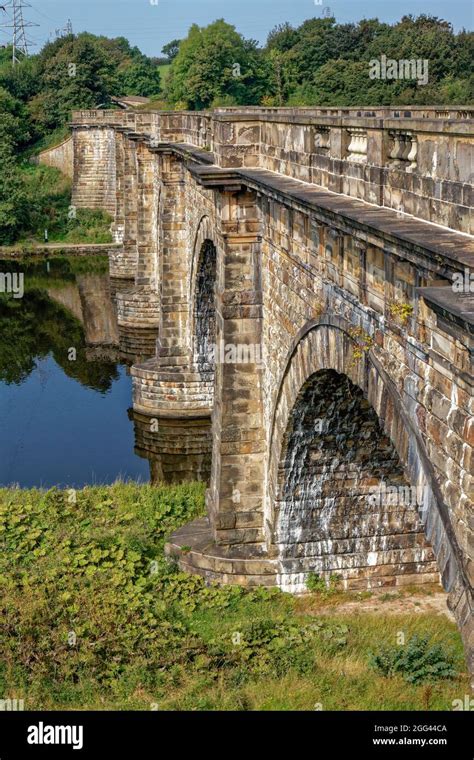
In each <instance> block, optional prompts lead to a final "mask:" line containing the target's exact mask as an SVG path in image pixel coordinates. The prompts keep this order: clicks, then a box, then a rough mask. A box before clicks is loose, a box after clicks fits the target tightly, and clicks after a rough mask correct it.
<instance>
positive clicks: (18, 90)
mask: <svg viewBox="0 0 474 760" xmlns="http://www.w3.org/2000/svg"><path fill="white" fill-rule="evenodd" d="M162 53H163V55H164V56H165V58H163V57H162V58H149V57H147V56H145V55H144V54H143V53H141V51H140V50H139V49H138V48H137V47H132V46H131V45H130V43H129V42H128V41H127V40H126V39H125V38H123V37H119V38H117V39H108V38H106V37H96V36H94V35H92V34H88V33H83V34H80V35H77V36H75V35H69V36H66V37H61V38H60V39H57V40H55V41H54V42H51V43H48V44H47V45H45V47H44V48H43V49H42V50H41V52H40V53H39V54H38V55H35V56H31V57H30V58H27V59H25V60H23V61H22V62H21V63H20V64H19V65H17V66H15V67H13V66H12V65H11V50H9V49H8V48H7V49H4V50H0V164H1V166H2V171H1V172H0V243H2V242H7V241H10V240H12V239H15V236H16V235H17V234H18V232H19V230H21V229H22V228H24V227H25V224H26V227H28V222H27V221H25V220H27V217H28V214H29V208H30V207H31V199H28V193H27V192H26V191H25V187H24V182H23V183H22V179H21V176H20V175H19V168H18V155H21V154H22V152H24V151H25V149H26V150H28V149H29V150H30V151H31V150H32V148H31V146H36V148H37V149H39V148H41V147H45V145H46V144H47V143H48V141H51V139H53V140H54V139H55V137H59V136H60V132H59V134H58V135H56V131H57V130H58V128H59V130H61V128H62V129H63V130H64V126H65V125H66V124H67V122H68V120H69V118H70V113H71V111H72V110H73V109H75V108H97V107H102V108H108V107H110V106H111V105H112V100H111V99H112V98H113V96H124V95H141V96H148V97H150V98H151V99H152V103H153V106H154V107H158V108H160V107H163V108H177V109H190V110H198V109H203V108H211V107H216V106H224V105H227V106H238V105H266V106H281V105H289V106H298V105H302V106H312V105H315V106H316V105H320V106H343V105H344V106H351V105H367V106H376V105H389V104H392V105H397V104H398V105H410V104H420V105H422V104H438V105H443V104H469V103H472V102H473V100H474V69H473V61H474V34H473V33H472V32H467V31H461V32H459V33H457V34H455V33H454V31H453V28H452V26H451V24H449V23H448V22H446V21H443V20H441V19H438V18H436V17H434V16H425V15H423V16H419V17H418V18H414V17H412V16H404V17H403V18H402V19H401V21H399V22H398V23H396V24H393V25H390V24H385V23H381V22H380V21H378V20H377V19H369V20H363V21H360V22H358V23H350V24H338V23H336V21H335V19H334V18H313V19H309V20H308V21H305V22H304V23H303V24H301V26H299V27H296V28H295V27H293V26H291V25H290V24H283V25H280V26H278V27H276V28H275V29H273V30H272V31H271V32H270V34H269V36H268V39H267V42H266V44H265V46H263V47H261V46H259V45H258V43H257V42H255V40H249V39H245V38H244V37H243V36H242V35H241V34H239V33H238V32H237V30H236V29H235V27H233V26H231V25H230V24H227V23H226V22H225V21H224V20H222V19H220V20H217V21H214V22H213V23H212V24H209V25H208V26H207V27H199V26H197V25H196V24H194V25H193V26H192V27H191V28H190V30H189V33H188V35H187V37H186V38H185V39H183V40H176V39H175V40H172V41H171V42H169V43H168V44H167V45H165V47H164V48H163V50H162ZM383 56H384V57H385V58H386V59H393V60H395V61H399V60H402V59H404V60H412V59H414V60H420V61H426V62H427V64H428V72H427V73H428V76H427V81H426V82H425V83H423V84H420V83H419V81H417V80H416V79H414V78H388V77H385V78H384V77H380V78H379V77H374V78H372V77H371V76H370V75H369V71H370V66H371V61H373V60H374V59H375V60H379V59H381V58H382V57H383ZM164 62H166V63H168V64H169V66H168V67H167V68H168V71H167V72H166V76H161V75H160V64H162V63H164Z"/></svg>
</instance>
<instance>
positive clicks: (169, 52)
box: [161, 40, 181, 63]
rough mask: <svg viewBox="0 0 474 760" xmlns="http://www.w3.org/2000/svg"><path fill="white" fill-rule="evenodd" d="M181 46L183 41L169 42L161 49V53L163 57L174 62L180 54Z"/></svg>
mask: <svg viewBox="0 0 474 760" xmlns="http://www.w3.org/2000/svg"><path fill="white" fill-rule="evenodd" d="M180 44H181V40H171V42H168V44H167V45H164V46H163V47H162V48H161V52H162V53H163V55H165V56H166V57H167V59H168V61H170V63H171V61H174V59H175V58H176V56H177V55H178V53H179V46H180Z"/></svg>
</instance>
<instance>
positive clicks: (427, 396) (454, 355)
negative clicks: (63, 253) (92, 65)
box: [72, 108, 474, 665]
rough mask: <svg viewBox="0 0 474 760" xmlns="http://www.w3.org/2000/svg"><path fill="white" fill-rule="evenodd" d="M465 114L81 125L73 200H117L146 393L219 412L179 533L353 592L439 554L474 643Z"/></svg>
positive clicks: (299, 114) (109, 114) (121, 310)
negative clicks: (206, 472) (203, 476)
mask: <svg viewBox="0 0 474 760" xmlns="http://www.w3.org/2000/svg"><path fill="white" fill-rule="evenodd" d="M473 119H474V112H473V111H472V110H471V111H470V110H469V109H467V108H466V109H460V108H450V109H436V108H416V109H414V108H411V109H401V110H399V111H397V110H395V109H392V108H380V109H372V110H361V109H342V110H341V109H326V110H324V109H319V110H316V109H298V110H292V109H244V110H241V111H239V110H233V109H217V110H216V111H214V112H212V113H187V112H179V113H156V112H124V111H86V112H76V113H75V114H74V115H73V122H72V128H73V144H74V198H73V203H75V204H76V205H78V206H80V205H83V206H101V207H104V208H107V209H108V210H109V211H110V212H111V213H112V214H113V216H114V223H113V232H114V236H115V240H116V243H117V245H116V246H115V247H114V249H113V251H112V253H111V261H110V268H111V276H112V278H114V280H115V281H117V282H119V281H120V282H121V283H122V285H121V287H120V288H119V290H118V295H117V299H118V321H119V330H122V331H123V333H124V334H127V331H128V333H129V334H130V333H133V332H134V331H135V338H136V340H138V341H140V340H143V345H144V346H145V345H146V344H147V341H148V346H149V345H150V341H151V344H152V345H153V347H154V346H155V343H156V346H157V349H156V352H155V350H154V348H153V356H151V358H148V359H147V360H146V361H141V362H138V363H136V364H135V365H134V366H133V367H132V369H131V372H132V375H133V380H134V410H135V413H136V414H137V415H138V416H139V417H140V419H141V420H142V424H145V425H146V420H154V419H159V420H168V421H171V420H173V419H175V420H180V419H185V418H186V419H189V420H194V421H196V424H197V425H199V421H200V420H205V419H209V418H210V417H211V418H212V467H211V476H210V487H209V489H208V492H207V510H208V518H207V519H206V520H198V521H196V522H194V523H192V524H191V525H188V526H185V527H184V528H183V529H181V530H180V531H178V532H177V533H176V534H175V535H174V536H173V538H172V539H171V541H170V544H169V545H168V547H167V550H168V552H169V553H171V554H174V555H177V557H178V558H179V561H180V564H181V566H182V567H183V568H186V569H189V570H190V571H192V572H197V573H201V574H202V575H204V576H205V577H207V578H209V579H215V580H218V581H221V582H225V583H242V584H264V585H267V586H272V585H277V586H279V587H281V588H283V589H287V590H295V591H297V590H300V589H301V588H303V587H304V584H305V580H306V578H307V574H308V572H310V571H315V572H317V573H320V574H323V575H324V576H325V577H326V578H327V577H328V576H330V575H331V574H337V575H339V576H340V577H341V578H342V580H343V583H344V586H345V587H346V588H355V589H365V588H373V587H378V586H398V585H401V584H409V583H422V582H430V581H433V580H435V579H437V578H438V577H439V575H438V573H439V574H440V575H441V578H442V582H443V585H444V587H445V589H446V590H447V591H448V592H449V604H450V606H451V608H452V610H453V611H454V614H455V616H456V619H457V621H458V624H459V627H460V629H461V632H462V635H463V638H464V642H465V645H466V649H467V651H468V653H470V657H471V658H472V650H473V636H474V629H473V617H472V611H473V604H472V582H473V578H474V563H473V533H472V529H473V517H474V515H473V510H472V501H471V499H472V471H473V462H474V457H473V446H474V419H473V407H474V400H473V373H472V361H473V349H474V341H473V325H474V293H473V292H470V288H469V282H470V281H469V275H470V270H471V271H472V272H473V273H474V237H473V235H474V218H473V215H472V205H473V204H472V193H473V188H472V179H473V176H474V160H473V157H474V141H473V137H474V120H473ZM461 280H462V282H463V283H464V288H460V287H459V288H458V287H453V281H456V282H457V281H459V282H461ZM472 280H473V281H474V274H473V277H472ZM471 289H472V290H474V282H473V284H472V288H471ZM461 291H462V292H461ZM156 339H158V340H157V341H156ZM215 346H217V350H214V351H213V350H212V349H213V347H215ZM233 351H234V353H233ZM239 351H241V354H239ZM145 353H146V352H145ZM149 354H150V351H148V355H149ZM143 421H145V422H144V423H143ZM197 429H198V428H197ZM401 493H404V494H407V493H408V494H410V495H411V496H412V497H413V495H414V494H416V498H415V499H413V498H411V499H409V500H408V501H407V500H406V499H400V498H398V495H399V494H401ZM374 494H375V495H374ZM377 494H378V495H377ZM471 665H472V660H471Z"/></svg>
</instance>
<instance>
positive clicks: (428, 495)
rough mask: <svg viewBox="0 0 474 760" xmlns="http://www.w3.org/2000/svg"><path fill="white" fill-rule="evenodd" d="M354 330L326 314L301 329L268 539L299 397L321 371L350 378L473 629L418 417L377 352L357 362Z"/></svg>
mask: <svg viewBox="0 0 474 760" xmlns="http://www.w3.org/2000/svg"><path fill="white" fill-rule="evenodd" d="M350 328H351V325H350V324H349V323H348V322H347V321H346V320H344V319H343V318H341V317H337V316H333V315H327V314H326V315H323V316H321V317H319V318H318V319H315V320H313V321H311V322H309V323H308V324H307V325H306V326H305V327H304V328H303V329H302V330H300V332H299V333H298V335H297V336H296V338H295V340H294V342H293V345H292V347H291V349H290V352H289V354H288V356H287V359H286V363H285V367H284V371H283V374H282V379H281V382H280V385H279V388H278V392H277V398H276V403H275V407H274V411H273V417H272V420H271V430H270V441H269V454H268V457H269V460H268V476H267V477H268V481H267V494H268V496H267V503H266V506H265V522H266V530H267V540H268V541H269V543H272V541H273V539H274V521H275V520H274V518H275V515H274V506H275V499H276V497H277V485H278V482H277V481H278V465H279V460H280V456H281V451H282V445H283V437H284V435H285V431H286V429H287V424H288V420H289V417H290V413H291V410H292V409H293V407H294V405H295V402H296V400H297V397H298V394H299V393H300V391H301V388H302V387H303V385H304V383H305V382H306V381H307V380H308V378H309V377H311V375H313V374H314V373H315V372H318V371H320V370H324V369H332V370H335V371H336V372H338V373H341V374H344V375H347V376H348V377H349V378H350V380H351V381H352V382H353V383H354V384H355V385H356V386H359V388H361V389H362V390H363V392H364V395H365V396H366V397H367V399H368V401H369V403H370V405H371V406H372V407H373V409H374V410H375V412H376V414H377V417H378V419H379V421H380V425H381V427H382V429H383V431H384V432H385V434H386V435H387V436H388V438H389V439H390V440H391V441H392V443H393V445H394V447H395V449H396V451H397V453H398V456H399V457H400V461H401V463H402V465H403V467H404V470H405V474H406V476H407V478H408V479H409V481H410V483H411V484H412V485H413V486H416V487H417V488H419V489H420V490H422V492H423V495H424V501H423V505H422V510H421V512H420V516H421V518H422V522H423V524H424V531H425V534H426V537H427V539H428V541H429V542H430V543H431V545H432V547H433V550H434V554H435V557H436V560H437V564H438V569H439V571H440V573H441V577H442V580H443V585H444V587H445V589H446V590H447V591H449V592H451V596H450V601H451V604H452V606H453V608H454V609H455V612H456V614H457V617H458V622H459V623H460V626H461V628H462V629H463V628H464V626H466V625H467V624H468V620H467V615H468V613H469V612H470V609H472V591H471V589H470V586H469V583H468V580H467V578H466V575H465V572H464V569H463V566H462V560H461V552H460V549H459V546H458V544H457V540H456V537H455V535H454V531H453V528H452V525H451V522H450V515H449V511H448V507H447V505H446V504H445V503H444V501H443V498H442V496H441V492H440V488H439V485H438V484H437V482H436V478H435V475H434V471H433V467H432V465H431V463H430V461H429V458H428V455H427V453H426V450H425V446H424V443H423V441H422V439H421V436H420V433H419V432H418V430H417V426H416V422H417V421H416V417H415V418H413V417H414V415H410V413H409V411H408V410H407V408H406V407H405V406H404V403H403V401H402V399H401V397H400V394H399V392H398V390H397V388H396V386H395V384H394V383H393V381H392V380H391V379H390V377H389V376H388V375H387V373H386V371H385V370H384V369H383V367H382V366H381V364H380V363H379V361H378V360H377V358H376V356H375V355H374V352H373V351H372V350H369V351H367V352H365V354H364V357H363V358H362V359H360V360H354V355H353V354H354V351H353V347H354V346H353V341H352V340H351V338H350V337H349V330H350ZM464 633H465V631H464Z"/></svg>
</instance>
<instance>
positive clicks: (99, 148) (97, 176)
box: [72, 127, 116, 215]
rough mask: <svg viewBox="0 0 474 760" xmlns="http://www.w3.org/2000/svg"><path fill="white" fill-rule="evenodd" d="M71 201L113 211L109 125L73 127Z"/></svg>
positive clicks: (112, 154) (112, 145) (112, 147)
mask: <svg viewBox="0 0 474 760" xmlns="http://www.w3.org/2000/svg"><path fill="white" fill-rule="evenodd" d="M72 139H73V149H74V167H73V191H72V204H73V205H74V206H77V208H103V209H105V210H106V211H108V212H109V213H110V214H112V215H114V214H115V204H116V167H115V133H114V130H113V129H110V128H109V127H104V128H102V127H100V128H97V127H94V128H90V129H89V128H87V127H85V128H76V129H74V130H73V138H72Z"/></svg>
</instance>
